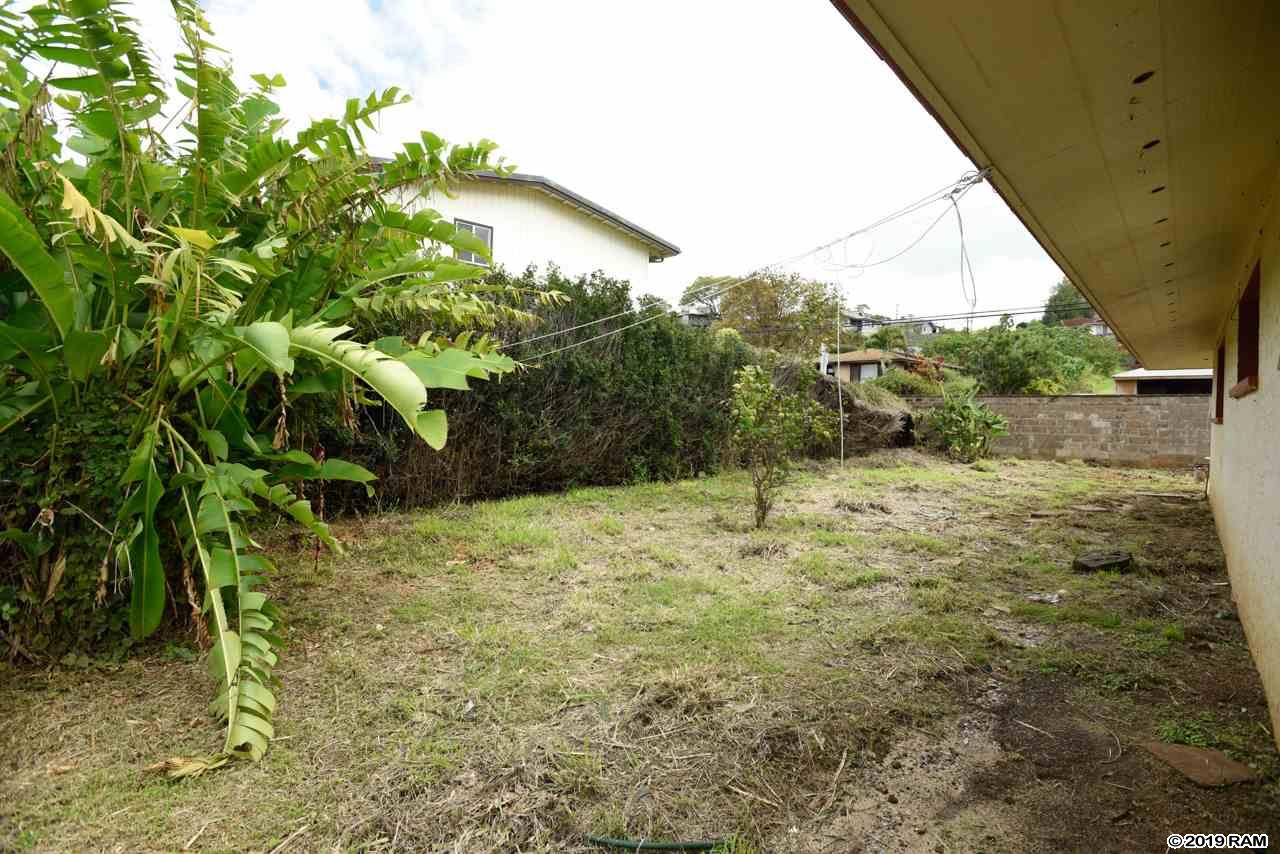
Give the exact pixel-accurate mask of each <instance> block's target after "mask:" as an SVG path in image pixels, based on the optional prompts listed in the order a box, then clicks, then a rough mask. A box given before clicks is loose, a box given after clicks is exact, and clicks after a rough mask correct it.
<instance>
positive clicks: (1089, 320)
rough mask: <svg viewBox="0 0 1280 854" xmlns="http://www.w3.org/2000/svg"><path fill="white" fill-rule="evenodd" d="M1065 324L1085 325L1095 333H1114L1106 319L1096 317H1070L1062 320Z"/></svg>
mask: <svg viewBox="0 0 1280 854" xmlns="http://www.w3.org/2000/svg"><path fill="white" fill-rule="evenodd" d="M1062 325H1063V326H1083V327H1085V328H1086V329H1088V330H1089V332H1090V333H1091V334H1093V335H1114V333H1113V332H1112V331H1111V327H1110V326H1107V324H1106V322H1105V321H1102V320H1099V319H1098V318H1096V317H1068V318H1067V319H1066V320H1064V321H1062Z"/></svg>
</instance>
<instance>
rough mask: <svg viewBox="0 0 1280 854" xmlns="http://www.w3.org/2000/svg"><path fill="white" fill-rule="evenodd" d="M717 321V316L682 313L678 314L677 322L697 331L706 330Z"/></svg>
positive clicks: (695, 312) (696, 312) (702, 313)
mask: <svg viewBox="0 0 1280 854" xmlns="http://www.w3.org/2000/svg"><path fill="white" fill-rule="evenodd" d="M716 319H717V315H714V314H708V313H706V312H701V311H681V312H678V313H677V314H676V320H677V321H679V322H680V323H683V324H684V325H685V326H692V327H694V328H695V329H706V328H707V327H708V326H710V325H711V324H712V323H713V322H715V320H716Z"/></svg>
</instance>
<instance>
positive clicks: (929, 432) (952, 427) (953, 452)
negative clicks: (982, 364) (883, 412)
mask: <svg viewBox="0 0 1280 854" xmlns="http://www.w3.org/2000/svg"><path fill="white" fill-rule="evenodd" d="M924 423H925V428H926V436H927V437H928V439H929V440H930V441H931V442H933V443H934V444H936V445H938V446H939V447H940V448H941V449H942V450H943V451H944V452H945V453H946V455H947V456H948V457H950V458H951V459H953V460H957V461H958V462H963V463H971V462H973V461H974V460H977V459H979V458H980V457H985V456H987V454H989V453H990V451H991V440H992V439H994V438H996V437H997V436H1003V435H1005V434H1006V433H1008V428H1009V425H1008V422H1007V421H1005V419H1004V417H1003V416H1001V415H999V414H997V413H996V412H994V411H993V410H992V409H991V407H989V406H987V405H986V404H985V403H982V402H981V401H979V400H977V398H976V396H975V394H974V391H973V389H968V390H965V391H959V392H954V393H952V392H948V393H947V394H945V395H944V396H943V399H942V402H941V403H940V404H938V405H937V406H935V407H933V408H932V409H930V410H929V411H928V412H926V413H925V414H924Z"/></svg>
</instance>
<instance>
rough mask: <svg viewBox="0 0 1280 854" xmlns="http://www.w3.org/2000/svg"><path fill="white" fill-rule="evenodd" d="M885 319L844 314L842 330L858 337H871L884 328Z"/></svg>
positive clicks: (865, 315) (868, 315) (867, 315)
mask: <svg viewBox="0 0 1280 854" xmlns="http://www.w3.org/2000/svg"><path fill="white" fill-rule="evenodd" d="M884 321H885V318H883V317H876V316H874V315H870V314H858V313H853V314H850V313H847V312H846V313H845V315H844V328H845V329H847V330H849V331H850V332H856V333H858V334H859V335H871V334H873V333H874V332H876V331H877V330H879V329H880V327H882V326H884Z"/></svg>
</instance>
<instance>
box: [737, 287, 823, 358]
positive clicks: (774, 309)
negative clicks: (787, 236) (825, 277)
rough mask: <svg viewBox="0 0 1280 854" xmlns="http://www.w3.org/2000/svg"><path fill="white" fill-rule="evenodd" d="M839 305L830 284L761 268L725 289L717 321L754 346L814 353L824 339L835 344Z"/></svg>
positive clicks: (789, 351) (799, 352)
mask: <svg viewBox="0 0 1280 854" xmlns="http://www.w3.org/2000/svg"><path fill="white" fill-rule="evenodd" d="M717 281H719V280H717ZM838 304H839V303H838V294H837V292H836V288H835V286H834V285H831V284H829V283H826V282H815V281H812V280H809V279H804V278H801V277H800V276H798V275H795V274H791V275H785V274H782V273H762V274H757V275H755V276H753V277H752V278H751V279H749V280H747V281H746V282H743V283H741V284H735V285H734V286H733V287H732V289H730V290H728V291H727V292H724V293H723V295H722V296H721V297H720V306H719V307H720V321H719V325H720V326H721V327H730V328H733V329H736V330H738V332H740V333H741V334H742V336H743V338H745V339H746V340H747V342H748V343H751V344H754V345H756V346H758V347H768V348H771V349H774V350H778V351H780V352H785V353H796V354H805V355H807V354H813V355H815V356H816V355H817V353H818V350H819V348H820V347H821V346H822V344H823V343H824V342H826V343H828V344H832V343H834V340H835V324H836V309H837V306H838Z"/></svg>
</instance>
